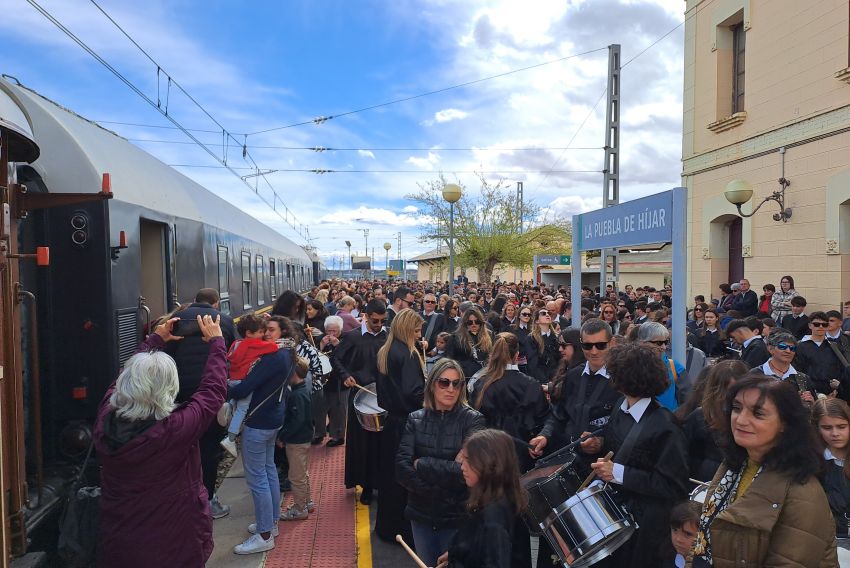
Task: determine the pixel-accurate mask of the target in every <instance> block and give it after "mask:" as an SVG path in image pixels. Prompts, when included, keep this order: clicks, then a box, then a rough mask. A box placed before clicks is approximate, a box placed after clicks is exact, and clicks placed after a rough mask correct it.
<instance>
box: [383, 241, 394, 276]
mask: <svg viewBox="0 0 850 568" xmlns="http://www.w3.org/2000/svg"><path fill="white" fill-rule="evenodd" d="M391 248H393V245H391V244H390V243H384V250H385V251H387V266H386V269H385V270H386V272H387V280H389V279H390V249H391Z"/></svg>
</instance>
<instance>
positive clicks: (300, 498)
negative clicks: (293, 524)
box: [278, 360, 313, 521]
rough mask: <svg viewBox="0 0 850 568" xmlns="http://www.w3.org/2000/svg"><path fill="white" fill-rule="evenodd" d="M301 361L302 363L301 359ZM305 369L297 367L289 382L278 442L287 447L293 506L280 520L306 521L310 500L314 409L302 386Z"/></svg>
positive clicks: (308, 394)
mask: <svg viewBox="0 0 850 568" xmlns="http://www.w3.org/2000/svg"><path fill="white" fill-rule="evenodd" d="M302 361H303V360H302ZM306 375H307V368H306V366H303V367H299V366H296V369H295V373H293V375H292V379H290V382H289V386H290V388H291V389H292V392H291V393H290V394H289V397H288V398H287V400H286V416H285V418H284V419H283V428H281V429H280V433H279V434H278V440H280V442H283V444H285V445H286V459H287V461H289V481H290V482H291V483H292V498H293V500H294V503H293V504H292V506H291V507H289V508H288V509H287V510H286V511H284V512H283V514H281V516H280V520H282V521H298V520H302V519H306V518H307V514H308V509H309V507H310V504H311V503H312V500H311V499H310V473H309V471H308V467H309V463H310V441H311V440H312V439H313V410H312V403H311V398H310V388H309V387H308V386H307V385H306V384H305V382H304V377H305V376H306Z"/></svg>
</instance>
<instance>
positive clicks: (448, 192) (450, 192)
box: [443, 183, 463, 294]
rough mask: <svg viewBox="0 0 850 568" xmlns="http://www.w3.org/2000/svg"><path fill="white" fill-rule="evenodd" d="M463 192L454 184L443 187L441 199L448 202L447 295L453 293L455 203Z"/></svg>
mask: <svg viewBox="0 0 850 568" xmlns="http://www.w3.org/2000/svg"><path fill="white" fill-rule="evenodd" d="M461 195H463V191H462V190H461V188H460V186H459V185H457V184H456V183H447V184H446V185H445V186H443V199H445V200H446V201H448V202H449V293H450V294H451V293H452V292H453V291H454V288H453V285H454V280H455V203H457V202H458V201H459V200H460V197H461Z"/></svg>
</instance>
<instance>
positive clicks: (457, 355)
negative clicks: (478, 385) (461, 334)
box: [446, 330, 493, 379]
mask: <svg viewBox="0 0 850 568" xmlns="http://www.w3.org/2000/svg"><path fill="white" fill-rule="evenodd" d="M480 333H489V334H490V339H491V343H492V338H493V332H491V331H490V330H483V331H482V332H480ZM488 355H489V353H487V352H486V351H481V350H480V349H476V350H475V353H473V352H472V351H470V350H468V349H466V348H465V347H464V346H463V345H461V344H460V342H459V341H458V338H457V335H456V334H455V333H453V334H452V335H451V336H449V338H448V340H447V341H446V357H448V358H449V359H454V360H455V361H457V362H458V363H459V364H460V366H461V368H462V369H463V374H464V375H465V376H466V378H467V379H469V378H470V377H472V375H474V374H475V373H476V372H478V371H480V370H481V369H482V368H483V367H484V365H486V364H487V357H488Z"/></svg>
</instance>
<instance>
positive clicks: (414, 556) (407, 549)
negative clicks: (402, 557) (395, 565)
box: [395, 534, 428, 568]
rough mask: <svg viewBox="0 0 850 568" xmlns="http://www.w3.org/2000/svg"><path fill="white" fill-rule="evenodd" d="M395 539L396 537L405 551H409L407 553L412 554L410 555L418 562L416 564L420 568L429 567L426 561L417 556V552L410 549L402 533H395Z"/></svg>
mask: <svg viewBox="0 0 850 568" xmlns="http://www.w3.org/2000/svg"><path fill="white" fill-rule="evenodd" d="M395 539H396V542H398V543H399V544H400V545H401V547H402V548H403V549H404V550H405V551H407V553H408V554H409V555H410V557H411V558H413V561H414V562H416V565H417V566H419V568H428V566H427V565H426V564H425V563H424V562H422V559H421V558H419V557H418V556H416V553H415V552H413V551H412V550H410V547H409V546H407V543H406V542H404V539H403V538H401V535H400V534H397V535H395Z"/></svg>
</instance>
